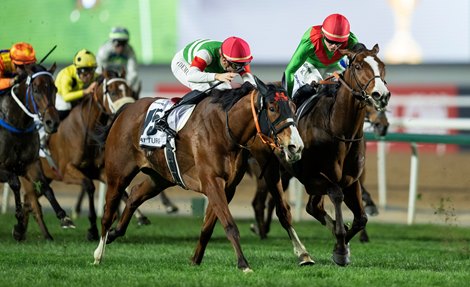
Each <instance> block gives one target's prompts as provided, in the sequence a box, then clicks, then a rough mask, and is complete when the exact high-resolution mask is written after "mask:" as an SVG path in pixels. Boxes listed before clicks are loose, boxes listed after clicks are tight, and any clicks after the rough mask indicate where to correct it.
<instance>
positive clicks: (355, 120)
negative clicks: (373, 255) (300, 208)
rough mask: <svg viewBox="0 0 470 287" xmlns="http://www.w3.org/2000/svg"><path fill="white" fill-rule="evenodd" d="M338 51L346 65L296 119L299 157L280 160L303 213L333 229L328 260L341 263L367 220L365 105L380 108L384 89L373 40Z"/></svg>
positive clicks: (347, 258)
mask: <svg viewBox="0 0 470 287" xmlns="http://www.w3.org/2000/svg"><path fill="white" fill-rule="evenodd" d="M340 52H341V53H342V54H344V55H346V56H347V57H348V59H349V65H348V67H347V68H346V70H345V71H344V73H343V74H342V75H338V74H335V76H336V77H337V79H338V83H339V84H338V86H337V89H336V91H333V92H332V91H330V90H329V89H326V90H324V93H323V95H322V92H320V96H319V97H318V102H317V103H316V105H314V106H313V107H312V109H310V111H309V112H308V113H307V114H306V115H305V116H304V117H302V118H300V119H299V120H298V126H299V132H300V134H301V137H302V140H303V141H304V144H305V148H304V150H303V152H302V159H301V160H300V161H298V162H295V163H294V164H291V165H287V164H283V166H284V167H285V168H286V170H287V171H288V172H289V173H291V174H292V175H294V176H295V177H296V178H297V179H299V181H300V182H301V183H302V184H303V185H304V186H305V190H306V192H307V193H308V195H309V199H308V203H307V206H306V210H307V213H308V214H310V215H312V216H313V217H314V218H316V219H317V220H318V221H320V223H321V224H323V225H325V226H327V228H329V229H330V230H331V231H332V233H333V234H334V235H335V237H336V243H335V245H334V249H333V261H334V262H335V263H336V264H337V265H340V266H345V265H347V264H349V262H350V252H349V241H350V240H351V238H353V236H355V235H356V234H357V233H358V232H359V231H361V230H362V229H364V227H365V226H366V223H367V215H366V214H365V212H364V209H363V204H362V195H361V187H360V182H359V177H360V175H361V173H362V171H363V169H364V163H365V140H364V131H363V126H364V119H365V115H366V109H365V107H366V106H367V105H373V106H374V107H375V108H376V109H377V110H378V111H384V110H385V109H386V106H387V104H388V101H389V99H390V92H389V90H388V88H387V86H386V83H385V64H384V63H383V62H382V61H381V60H380V59H379V58H378V56H377V54H378V52H379V46H378V45H377V44H376V45H375V46H374V47H373V48H372V49H371V50H369V49H367V48H366V47H365V46H364V45H363V44H356V45H355V46H354V48H353V49H352V50H348V49H341V50H340ZM325 195H328V197H329V199H330V200H331V202H332V203H333V206H334V211H335V219H333V218H332V217H331V216H330V215H329V214H328V213H327V212H326V211H325V208H324V196H325ZM343 202H344V203H345V204H346V206H347V207H348V208H349V209H350V211H351V212H352V214H353V216H354V219H353V222H352V225H351V227H350V228H348V227H346V225H345V224H344V219H343V211H342V208H341V206H342V203H343Z"/></svg>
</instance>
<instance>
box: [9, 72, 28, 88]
mask: <svg viewBox="0 0 470 287" xmlns="http://www.w3.org/2000/svg"><path fill="white" fill-rule="evenodd" d="M27 77H28V74H26V73H22V74H19V75H16V76H15V77H14V78H13V79H11V80H12V82H11V84H12V86H14V85H16V84H19V83H21V82H23V81H24V79H26V78H27Z"/></svg>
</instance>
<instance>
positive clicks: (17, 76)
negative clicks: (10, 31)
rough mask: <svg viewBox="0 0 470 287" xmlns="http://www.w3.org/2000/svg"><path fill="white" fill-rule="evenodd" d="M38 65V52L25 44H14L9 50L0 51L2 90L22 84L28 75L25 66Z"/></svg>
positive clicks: (0, 88)
mask: <svg viewBox="0 0 470 287" xmlns="http://www.w3.org/2000/svg"><path fill="white" fill-rule="evenodd" d="M35 63H36V52H35V51H34V49H33V47H32V46H31V45H30V44H28V43H24V42H20V43H16V44H14V45H13V46H12V47H11V48H10V49H9V50H1V51H0V90H6V89H9V88H11V87H13V86H14V85H16V84H18V83H21V82H22V81H23V80H24V79H25V78H26V77H27V76H28V74H27V73H26V70H25V66H26V65H31V64H35Z"/></svg>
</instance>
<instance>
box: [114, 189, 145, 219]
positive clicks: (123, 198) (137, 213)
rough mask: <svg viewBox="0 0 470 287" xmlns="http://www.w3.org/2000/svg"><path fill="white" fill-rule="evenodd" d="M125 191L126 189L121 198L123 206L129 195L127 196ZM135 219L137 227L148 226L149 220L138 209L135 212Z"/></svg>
mask: <svg viewBox="0 0 470 287" xmlns="http://www.w3.org/2000/svg"><path fill="white" fill-rule="evenodd" d="M127 190H128V189H126V192H124V193H123V194H122V198H121V200H122V201H123V202H124V204H125V203H126V202H127V200H128V199H129V194H127ZM135 218H137V224H138V225H150V220H149V219H148V218H147V216H145V215H144V214H143V213H142V212H141V211H140V209H138V208H137V209H136V210H135Z"/></svg>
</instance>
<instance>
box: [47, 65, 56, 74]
mask: <svg viewBox="0 0 470 287" xmlns="http://www.w3.org/2000/svg"><path fill="white" fill-rule="evenodd" d="M56 68H57V65H56V63H55V62H54V64H52V66H51V67H50V68H49V71H48V72H49V73H51V74H54V72H55V69H56Z"/></svg>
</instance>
